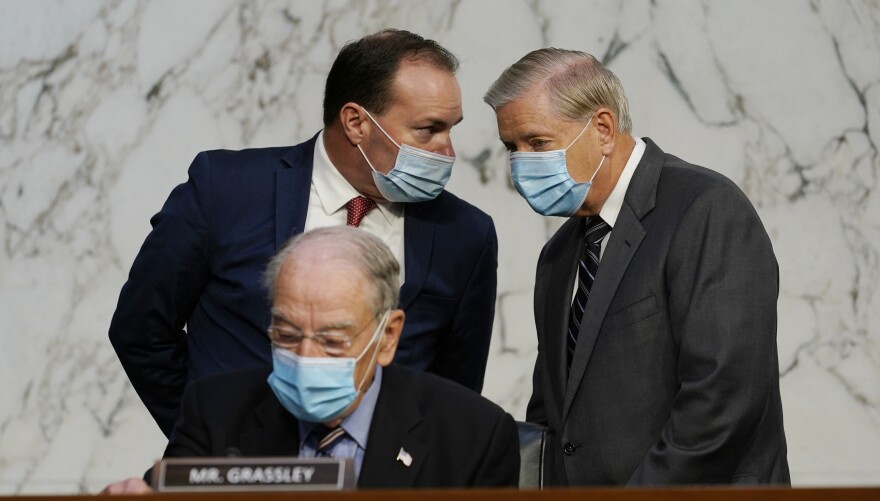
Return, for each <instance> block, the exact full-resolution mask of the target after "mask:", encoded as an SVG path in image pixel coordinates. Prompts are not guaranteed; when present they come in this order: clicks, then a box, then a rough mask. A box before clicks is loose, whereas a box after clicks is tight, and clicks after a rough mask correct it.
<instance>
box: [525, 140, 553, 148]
mask: <svg viewBox="0 0 880 501" xmlns="http://www.w3.org/2000/svg"><path fill="white" fill-rule="evenodd" d="M548 144H550V141H549V140H547V139H532V140H531V141H529V145H530V146H531V147H532V148H533V149H535V150H539V149H541V148H544V147H545V146H547V145H548Z"/></svg>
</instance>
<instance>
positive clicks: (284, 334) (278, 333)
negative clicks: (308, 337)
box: [269, 326, 303, 345]
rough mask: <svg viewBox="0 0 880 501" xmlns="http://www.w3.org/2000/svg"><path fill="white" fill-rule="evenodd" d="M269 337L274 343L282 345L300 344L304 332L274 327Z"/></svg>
mask: <svg viewBox="0 0 880 501" xmlns="http://www.w3.org/2000/svg"><path fill="white" fill-rule="evenodd" d="M269 337H270V338H271V339H272V341H274V342H275V343H277V344H280V345H295V344H299V343H301V342H302V339H303V335H302V332H299V331H296V330H293V329H285V328H282V327H277V326H273V327H272V328H271V329H270V330H269Z"/></svg>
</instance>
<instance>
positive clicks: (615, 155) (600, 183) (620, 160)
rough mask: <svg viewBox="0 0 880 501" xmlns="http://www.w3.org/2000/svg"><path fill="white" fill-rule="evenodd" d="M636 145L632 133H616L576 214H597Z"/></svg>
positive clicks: (615, 184) (583, 215)
mask: <svg viewBox="0 0 880 501" xmlns="http://www.w3.org/2000/svg"><path fill="white" fill-rule="evenodd" d="M635 147H636V141H635V139H633V137H632V135H630V134H626V135H623V134H621V135H618V136H617V139H616V141H615V142H614V148H613V149H612V151H611V154H610V155H607V156H606V158H605V164H604V165H603V166H602V169H601V170H600V171H599V172H598V173H597V174H596V178H595V179H593V187H592V188H591V189H590V192H589V194H588V195H587V199H586V200H584V205H583V206H582V207H581V208H580V210H578V211H577V212H576V213H575V215H576V216H582V217H585V216H597V215H598V214H599V212H600V211H601V210H602V206H604V205H605V201H606V200H608V197H609V196H611V192H612V191H614V187H615V186H617V181H618V180H619V179H620V175H621V174H622V173H623V169H624V168H625V167H626V163H627V162H628V161H629V157H630V156H631V155H632V152H633V149H634V148H635Z"/></svg>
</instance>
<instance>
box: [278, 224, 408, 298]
mask: <svg viewBox="0 0 880 501" xmlns="http://www.w3.org/2000/svg"><path fill="white" fill-rule="evenodd" d="M317 242H326V243H329V244H331V246H332V248H333V252H332V253H331V255H333V256H345V257H346V259H347V260H349V261H350V262H351V264H353V265H354V266H356V267H357V268H358V269H359V270H361V271H362V272H363V273H364V276H366V277H367V279H368V281H369V282H370V288H371V291H372V294H371V295H372V298H371V299H372V301H373V307H374V309H373V311H374V313H376V314H377V315H378V314H379V313H382V312H383V311H386V310H390V309H393V308H396V307H397V303H398V297H399V294H400V291H399V288H400V285H399V284H400V278H399V274H400V264H398V263H397V259H395V257H394V254H392V253H391V250H390V249H389V248H388V246H387V245H385V244H384V243H382V241H381V240H379V239H378V238H376V237H374V236H373V235H370V234H369V233H367V232H366V231H363V230H359V229H355V228H352V227H349V226H331V227H329V228H319V229H316V230H311V231H307V232H305V233H302V234H300V235H296V236H295V237H293V238H291V239H290V240H288V241H287V243H285V244H284V245H283V246H282V247H281V250H279V251H278V253H277V254H275V256H274V257H273V258H272V259H271V260H270V261H269V264H268V266H267V267H266V276H265V278H266V288H268V289H269V298H270V299H272V298H274V297H275V290H276V286H277V284H278V275H279V273H280V271H281V267H282V266H283V265H284V263H285V262H286V261H287V260H288V259H289V258H290V257H291V256H292V255H293V254H295V253H296V252H297V251H298V250H300V248H301V247H303V246H308V245H309V244H312V243H317ZM301 250H302V251H303V252H306V249H301Z"/></svg>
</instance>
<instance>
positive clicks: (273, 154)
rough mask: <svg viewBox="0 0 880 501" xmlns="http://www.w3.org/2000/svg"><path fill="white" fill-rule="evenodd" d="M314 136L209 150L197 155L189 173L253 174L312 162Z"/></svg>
mask: <svg viewBox="0 0 880 501" xmlns="http://www.w3.org/2000/svg"><path fill="white" fill-rule="evenodd" d="M316 138H317V136H315V137H313V138H312V139H310V140H308V141H305V142H302V143H299V144H297V145H294V146H274V147H266V148H248V149H243V150H225V149H217V150H206V151H202V152H200V153H199V154H198V155H196V158H195V160H193V163H192V166H191V167H190V175H193V174H199V173H204V171H211V173H212V174H214V175H221V176H222V175H240V174H247V175H254V174H255V173H256V174H258V173H260V172H268V173H271V172H275V170H277V169H278V168H279V167H282V166H294V167H295V166H298V165H300V164H308V165H311V162H312V158H313V155H314V149H315V140H316Z"/></svg>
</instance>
